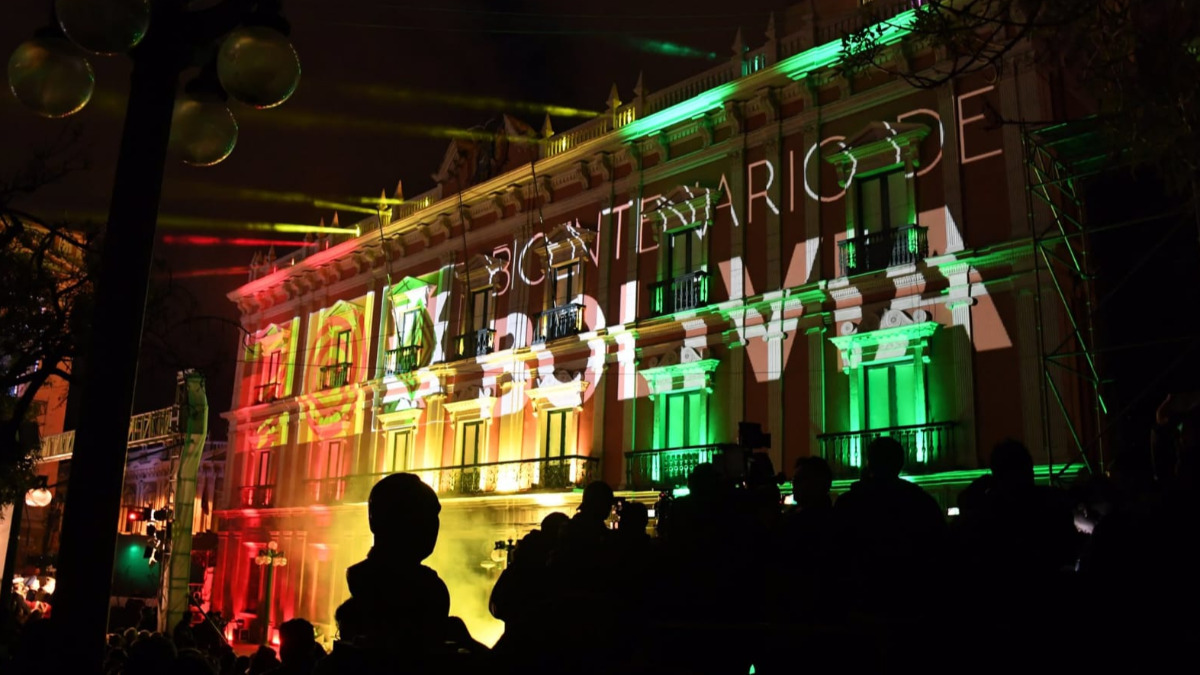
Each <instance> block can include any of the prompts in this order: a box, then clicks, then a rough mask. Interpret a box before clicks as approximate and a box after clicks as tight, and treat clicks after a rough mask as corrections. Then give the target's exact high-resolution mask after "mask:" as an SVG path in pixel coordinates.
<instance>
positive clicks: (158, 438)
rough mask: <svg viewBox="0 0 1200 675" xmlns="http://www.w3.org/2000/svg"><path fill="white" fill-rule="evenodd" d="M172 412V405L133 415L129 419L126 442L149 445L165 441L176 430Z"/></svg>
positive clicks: (173, 410)
mask: <svg viewBox="0 0 1200 675" xmlns="http://www.w3.org/2000/svg"><path fill="white" fill-rule="evenodd" d="M174 414H175V408H174V407H173V406H172V407H170V408H159V409H158V410H151V411H150V412H144V413H138V414H136V415H134V416H133V417H131V418H130V419H129V436H128V439H127V441H128V444H129V445H130V446H134V445H150V444H153V443H161V442H163V441H166V440H167V439H169V438H170V437H171V436H172V435H173V434H174V433H175V432H176V429H175V425H174V424H173V421H172V420H173V416H174Z"/></svg>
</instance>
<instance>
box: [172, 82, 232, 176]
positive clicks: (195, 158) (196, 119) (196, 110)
mask: <svg viewBox="0 0 1200 675" xmlns="http://www.w3.org/2000/svg"><path fill="white" fill-rule="evenodd" d="M237 137H238V125H237V120H236V119H234V117H233V113H232V112H230V111H229V108H227V107H225V104H224V103H222V102H220V101H216V100H211V101H204V100H197V99H191V98H185V99H181V100H179V101H177V102H176V103H175V112H174V114H173V115H172V116H171V138H170V142H169V146H168V147H169V148H170V150H171V152H172V154H174V155H176V156H177V157H179V158H180V159H181V160H183V163H184V164H190V165H192V166H212V165H214V164H217V163H219V162H221V161H223V160H224V159H225V158H226V157H228V156H229V155H230V154H231V153H232V152H233V148H234V146H235V145H237Z"/></svg>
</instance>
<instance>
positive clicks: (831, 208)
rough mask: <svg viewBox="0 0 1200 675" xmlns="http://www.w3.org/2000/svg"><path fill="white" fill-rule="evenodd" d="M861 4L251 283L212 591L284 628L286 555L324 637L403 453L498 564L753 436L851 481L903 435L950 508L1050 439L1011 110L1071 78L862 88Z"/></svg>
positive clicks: (618, 110) (551, 140) (911, 464)
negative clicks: (508, 542)
mask: <svg viewBox="0 0 1200 675" xmlns="http://www.w3.org/2000/svg"><path fill="white" fill-rule="evenodd" d="M858 4H859V3H858V2H856V1H855V0H847V1H845V2H836V1H832V2H825V3H812V4H809V3H805V4H803V5H801V6H799V7H798V8H796V10H795V11H792V12H789V13H788V14H787V15H786V16H785V17H783V20H781V21H780V22H779V24H776V22H775V21H774V20H772V22H771V25H770V26H769V27H768V30H767V34H766V42H765V44H763V45H762V46H760V47H758V48H756V49H751V48H749V47H748V46H746V45H744V44H743V43H742V40H741V36H740V33H739V37H738V40H737V42H736V43H735V45H734V56H733V58H732V59H731V60H730V61H729V62H723V63H721V64H720V65H719V66H717V67H715V68H713V69H711V70H709V71H706V72H705V73H702V74H700V75H698V76H696V77H694V78H691V79H689V80H686V81H683V82H680V83H678V84H675V85H673V86H671V87H667V88H665V89H662V90H660V91H655V92H649V91H646V90H645V89H644V88H643V87H642V86H641V81H640V79H639V82H638V86H637V87H635V89H634V90H633V99H632V101H629V102H622V101H621V100H620V99H619V92H617V91H616V89H615V88H614V92H613V95H612V96H611V97H610V100H609V108H608V110H607V111H606V112H605V113H604V114H603V115H601V116H600V117H598V118H596V119H594V120H592V121H590V122H588V123H586V124H584V125H582V126H579V127H576V128H573V129H570V130H568V131H565V132H563V133H557V134H554V133H552V132H551V130H550V129H549V123H548V122H549V121H548V120H547V125H546V128H545V131H544V133H543V134H542V136H541V137H534V138H531V137H529V135H528V134H526V135H524V136H521V135H520V134H510V135H509V136H508V138H507V140H506V142H507V143H508V146H509V147H518V146H520V147H523V148H526V149H530V148H532V149H536V152H528V153H527V155H528V156H523V159H522V160H521V162H520V163H519V164H518V163H515V162H513V161H509V162H508V163H507V164H505V165H503V166H501V167H500V170H498V171H496V172H493V174H491V175H489V174H488V173H487V172H484V173H483V174H482V175H481V174H480V173H479V172H475V173H473V174H472V171H474V165H472V166H471V167H468V168H470V169H471V170H469V171H464V170H460V169H461V166H462V165H464V164H471V163H472V162H473V161H474V159H475V158H476V156H477V155H478V154H480V153H478V152H467V150H466V149H465V146H463V145H461V144H454V145H452V146H451V149H450V151H449V152H448V154H447V157H446V160H445V162H444V163H443V167H442V172H441V174H440V176H441V178H442V182H441V184H440V185H439V186H438V187H437V188H435V189H434V190H431V191H429V192H426V193H424V194H421V195H418V196H417V197H414V198H410V199H407V200H405V201H404V202H403V203H401V204H399V205H398V206H395V207H388V210H387V211H386V212H381V214H380V217H379V218H378V219H376V218H370V219H368V220H366V221H364V222H362V223H360V224H359V229H360V232H361V235H360V236H357V237H354V238H352V239H349V240H347V241H342V242H340V243H334V242H323V243H322V244H321V245H320V246H318V247H316V248H317V250H316V251H315V252H313V251H312V250H311V249H309V250H306V251H300V252H298V253H296V254H293V255H290V256H285V257H283V258H281V259H279V260H276V261H273V262H270V263H265V264H262V265H258V266H256V267H255V268H254V270H253V271H252V273H251V280H250V281H249V282H248V283H247V284H245V285H244V286H242V287H240V288H239V289H237V290H236V291H234V292H232V293H231V294H230V296H229V297H230V299H231V300H232V301H233V302H235V303H236V304H237V306H238V308H239V310H240V312H241V315H242V320H243V323H244V325H245V326H246V328H247V329H248V330H249V331H250V332H251V333H252V339H251V341H250V342H249V344H248V346H247V347H246V349H245V353H244V358H243V359H242V362H241V363H240V365H239V371H238V374H237V384H236V393H235V397H234V401H233V405H232V410H231V411H230V412H229V413H228V414H227V419H228V420H229V423H230V436H229V452H228V455H227V461H228V466H227V469H226V475H227V476H228V477H229V480H228V481H227V485H228V486H229V489H228V490H227V491H226V493H225V495H224V505H225V508H224V510H222V511H221V512H220V514H219V515H220V518H221V523H220V526H219V532H220V534H219V536H220V538H221V545H220V546H219V551H220V553H219V555H220V561H219V564H218V569H217V574H218V575H219V577H218V580H217V583H216V587H217V588H218V589H219V594H221V595H220V597H217V598H215V599H214V602H215V604H216V606H217V607H218V608H219V609H221V610H222V611H224V612H226V613H227V615H229V616H233V617H239V618H243V619H244V620H245V621H246V622H248V623H253V622H254V621H255V619H256V618H257V617H259V616H261V615H262V611H263V607H262V602H263V598H264V597H266V595H267V594H266V593H265V589H264V580H263V576H262V574H261V572H260V570H259V569H258V567H257V566H256V564H255V560H254V559H255V557H256V556H257V554H258V552H259V551H260V550H261V549H262V548H263V547H264V546H265V545H266V544H267V543H268V542H270V541H276V542H278V544H279V546H280V548H281V549H283V550H286V551H287V555H288V558H289V561H290V563H289V566H288V567H287V568H284V570H285V571H284V572H283V573H281V574H276V575H275V578H274V584H275V586H274V588H273V591H274V593H273V596H271V597H273V598H274V601H273V607H272V609H271V613H270V615H271V616H272V617H274V618H276V619H277V621H281V620H283V619H286V618H290V617H291V616H304V617H307V618H309V619H310V620H312V621H313V622H314V623H316V624H318V625H320V626H323V627H324V628H325V630H326V631H327V633H332V626H331V618H332V614H333V610H334V609H335V608H336V606H337V604H338V603H339V602H340V601H342V600H344V599H345V597H346V593H347V591H346V588H345V584H344V582H343V581H342V579H343V574H344V570H345V568H346V567H347V566H348V565H349V564H351V563H353V562H354V561H356V560H358V559H360V558H361V557H362V556H363V555H364V554H365V552H366V550H367V548H368V547H369V546H370V536H369V533H368V532H367V530H366V513H365V501H366V496H367V493H368V491H369V489H370V486H371V485H373V484H374V482H375V481H377V480H378V479H379V478H380V477H382V476H384V475H386V474H388V473H391V472H396V471H410V472H413V473H416V474H418V475H420V476H421V477H422V478H423V479H424V480H425V481H426V482H428V483H429V484H430V485H431V486H432V487H434V489H436V490H437V491H438V492H439V494H440V495H442V497H443V504H444V513H443V523H444V525H443V540H445V539H450V540H456V538H458V539H461V542H460V543H462V542H470V543H463V544H462V546H461V547H459V548H457V549H455V550H456V551H459V552H460V553H461V552H462V551H467V553H465V554H463V556H465V559H466V560H465V562H462V561H460V563H458V564H462V565H466V566H473V567H476V568H477V567H478V565H477V563H476V561H477V560H478V559H481V558H483V557H485V556H486V550H485V549H484V548H480V546H486V544H488V543H490V540H494V539H499V538H504V537H505V536H513V535H514V534H517V533H519V532H518V531H519V530H520V528H521V527H523V526H525V525H527V524H533V523H536V522H537V520H538V518H539V517H540V515H541V514H543V513H545V512H546V511H547V510H553V509H555V508H563V507H566V506H569V505H570V504H571V503H572V502H571V500H572V495H574V499H575V500H576V501H577V499H578V496H577V491H578V488H580V487H581V486H582V485H584V484H585V483H587V482H588V481H591V480H596V479H603V480H605V481H606V482H608V483H609V484H610V485H613V486H614V487H617V488H618V489H620V490H624V491H627V492H628V493H629V494H631V495H633V496H635V497H637V496H642V495H651V494H656V493H657V491H659V490H663V489H669V488H671V487H674V486H679V485H682V484H683V482H684V481H685V479H686V475H687V472H688V471H689V470H690V469H691V467H693V466H695V464H696V463H698V462H700V461H711V460H713V459H717V458H719V457H721V453H720V450H721V449H722V448H723V447H727V446H728V445H731V444H734V443H736V442H737V441H738V438H737V434H738V428H739V426H738V425H739V423H740V422H750V423H757V424H759V425H761V427H762V429H763V431H765V432H767V433H769V434H770V438H771V444H770V447H769V448H765V449H764V450H765V451H766V452H767V453H768V454H769V456H770V458H771V460H772V462H773V464H774V466H775V467H776V469H777V470H785V471H788V472H789V473H790V470H791V467H792V465H793V463H794V462H795V460H796V459H798V458H800V457H804V456H809V455H821V456H823V457H825V458H826V459H827V460H828V461H829V462H830V464H831V465H832V466H833V468H834V470H835V472H836V473H837V475H838V477H839V478H841V479H850V478H852V477H853V476H855V475H856V474H857V471H858V470H859V468H860V467H861V465H862V463H863V459H864V458H863V451H864V449H865V446H866V444H867V443H868V442H869V441H870V440H871V439H872V438H874V437H876V436H878V435H883V434H887V435H892V436H894V437H896V438H898V439H899V440H900V441H901V443H902V444H903V445H904V446H905V448H906V451H907V465H906V471H907V472H908V473H909V474H911V475H912V476H913V478H914V480H918V481H919V482H922V483H924V484H926V485H927V486H928V487H929V488H930V489H931V490H932V491H933V492H934V493H935V494H936V495H938V496H939V498H940V499H942V500H943V501H944V502H945V503H946V504H947V505H949V504H951V503H952V502H951V501H950V499H951V498H952V497H951V495H952V490H953V489H954V486H956V485H961V484H963V483H964V482H965V481H966V480H969V479H970V478H971V477H973V476H975V475H977V472H978V469H979V468H980V467H981V466H984V465H985V463H986V453H987V451H988V450H989V449H990V447H991V446H992V444H994V443H995V442H996V441H998V440H1000V439H1002V438H1005V437H1017V438H1023V439H1026V440H1027V441H1028V443H1029V445H1030V446H1031V450H1032V451H1033V452H1034V454H1035V456H1040V457H1046V456H1049V455H1048V454H1047V453H1048V452H1049V448H1048V447H1047V446H1048V445H1053V444H1047V443H1046V441H1045V437H1044V435H1043V431H1042V428H1043V420H1042V415H1041V410H1042V403H1043V398H1044V396H1045V393H1044V391H1043V390H1042V388H1041V386H1040V384H1041V379H1042V376H1043V374H1042V370H1041V363H1040V359H1039V355H1038V345H1039V344H1040V343H1039V340H1040V339H1043V337H1044V336H1043V335H1042V333H1047V334H1050V337H1051V338H1052V337H1053V334H1054V333H1055V332H1056V331H1058V332H1062V331H1065V326H1064V325H1063V322H1062V321H1057V322H1056V321H1050V322H1046V321H1038V320H1037V316H1038V313H1037V312H1038V310H1037V307H1036V303H1037V299H1038V297H1037V296H1038V290H1037V284H1036V281H1035V279H1034V275H1033V274H1032V270H1033V269H1034V262H1033V252H1034V249H1033V247H1032V245H1031V243H1030V235H1029V233H1030V223H1029V219H1028V212H1029V209H1028V208H1027V204H1026V188H1025V175H1024V166H1025V163H1024V162H1025V160H1024V153H1023V149H1022V139H1021V134H1020V131H1019V130H1018V129H1017V128H1016V127H1015V126H1014V125H1008V126H1000V125H996V124H993V123H991V122H990V121H989V120H990V119H992V118H993V117H994V116H993V115H991V113H990V111H1000V112H1001V113H1003V114H1004V116H1005V117H1006V118H1008V119H1014V118H1018V117H1023V118H1026V119H1053V118H1054V115H1053V114H1051V113H1052V112H1053V106H1054V105H1056V104H1055V102H1054V101H1055V98H1054V97H1053V96H1051V89H1050V86H1049V85H1048V84H1047V80H1046V78H1044V77H1043V76H1042V75H1041V74H1040V73H1039V72H1038V71H1037V69H1036V67H1035V65H1034V64H1033V62H1032V59H1030V58H1028V56H1027V55H1026V54H1022V53H1019V51H1020V50H1018V53H1014V54H1012V55H1011V56H1010V57H1009V58H1008V61H1007V62H1006V63H1007V66H1008V67H1006V68H1004V69H1002V70H1001V71H996V72H986V73H981V74H976V75H971V76H966V77H962V78H960V79H956V80H954V81H952V82H949V83H947V84H945V85H943V86H941V87H938V88H936V89H914V88H913V87H911V86H910V85H908V84H906V83H905V82H903V81H901V80H898V79H892V78H888V77H884V76H880V75H877V74H872V73H863V74H861V75H858V76H848V75H845V74H844V73H842V71H840V70H839V68H838V60H839V55H840V51H841V40H840V36H841V35H842V34H843V32H844V31H845V30H846V29H847V28H848V27H852V26H854V25H856V24H855V22H857V21H861V20H862V15H861V14H859V13H857V12H856V11H855V10H856V7H857V5H858ZM875 4H876V5H878V6H879V8H880V10H881V11H883V12H884V14H885V16H890V17H891V18H890V19H888V20H887V22H886V24H885V26H884V28H885V33H884V35H885V37H884V39H885V41H887V42H890V43H894V45H895V46H894V47H892V50H893V52H894V58H896V59H908V60H909V61H910V63H912V64H915V66H916V67H918V68H921V67H933V66H934V65H935V64H936V63H938V58H939V54H938V53H936V51H934V50H924V51H923V50H919V49H909V48H907V46H906V43H905V36H906V28H905V27H906V26H908V25H909V22H911V18H912V12H913V9H912V8H913V7H914V6H916V5H920V4H921V3H920V2H912V1H905V2H890V3H888V2H878V3H875ZM813 5H816V6H817V8H818V11H820V12H823V13H814V10H813V9H812V6H813ZM777 25H778V26H779V29H778V30H777V29H776V27H777ZM513 155H514V153H512V152H510V153H509V156H510V158H511V157H512V156H513ZM490 156H493V157H494V156H496V155H495V154H492V155H490ZM494 163H495V162H493V164H494ZM464 176H468V178H464ZM1039 331H1041V332H1042V333H1039ZM1059 396H1060V397H1061V399H1062V400H1063V406H1064V407H1065V409H1067V410H1068V411H1069V412H1071V414H1075V413H1076V411H1077V409H1079V408H1080V406H1081V404H1080V402H1079V400H1078V399H1079V394H1078V392H1074V391H1071V390H1069V389H1065V388H1064V389H1062V390H1061V391H1060V392H1059ZM1064 433H1066V432H1065V430H1064V428H1063V427H1061V425H1059V426H1055V428H1054V429H1052V430H1051V434H1050V436H1049V437H1050V438H1058V437H1059V436H1061V435H1062V434H1064ZM1060 461H1061V459H1060ZM447 523H453V524H455V525H450V526H448V525H447ZM457 524H462V527H461V528H459V527H457ZM466 530H470V531H471V534H465V533H464V532H465V531H466ZM445 545H446V546H451V545H452V544H445ZM442 546H443V544H442V543H439V547H440V548H439V550H441V547H442ZM476 552H477V553H478V555H477V556H476ZM436 557H437V556H436V554H435V558H436ZM460 557H462V556H460ZM446 564H449V563H446ZM439 571H440V572H441V573H442V574H443V576H444V577H445V576H447V575H448V574H449V575H453V573H451V572H447V570H445V569H442V568H439ZM452 586H453V585H452ZM453 590H454V589H453V587H452V593H453ZM456 601H458V599H457V598H456ZM468 622H469V623H470V620H468ZM473 628H474V626H473Z"/></svg>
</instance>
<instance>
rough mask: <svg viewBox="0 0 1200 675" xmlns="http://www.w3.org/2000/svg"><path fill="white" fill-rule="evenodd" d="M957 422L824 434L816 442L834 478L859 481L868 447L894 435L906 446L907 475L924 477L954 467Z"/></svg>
mask: <svg viewBox="0 0 1200 675" xmlns="http://www.w3.org/2000/svg"><path fill="white" fill-rule="evenodd" d="M954 426H955V424H954V422H934V423H930V424H913V425H909V426H903V427H889V428H887V429H868V430H866V431H847V432H842V433H836V434H821V435H820V436H817V443H818V444H819V445H820V448H821V456H822V457H824V458H825V461H827V462H829V466H830V468H831V469H833V476H834V478H839V479H841V478H857V477H858V476H859V474H860V473H861V472H862V467H863V465H864V464H866V460H867V446H868V445H870V444H871V441H873V440H875V439H876V438H879V437H880V436H891V437H892V438H894V439H896V440H897V441H899V442H900V445H902V446H904V473H907V474H917V475H919V474H925V473H934V472H937V471H944V470H946V469H949V468H952V467H950V466H949V464H950V463H951V462H952V461H953V459H954V454H953V452H952V451H953V447H954Z"/></svg>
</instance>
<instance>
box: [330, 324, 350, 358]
mask: <svg viewBox="0 0 1200 675" xmlns="http://www.w3.org/2000/svg"><path fill="white" fill-rule="evenodd" d="M333 362H334V363H335V364H339V365H340V364H343V363H350V331H348V330H344V331H340V332H339V333H338V334H337V345H336V348H335V350H334V361H333Z"/></svg>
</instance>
